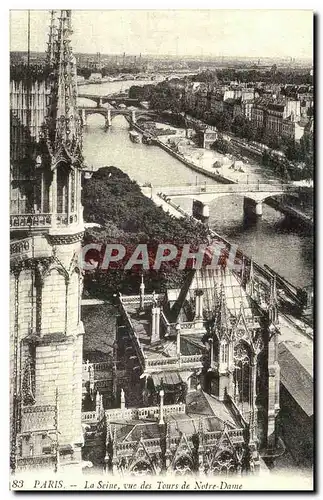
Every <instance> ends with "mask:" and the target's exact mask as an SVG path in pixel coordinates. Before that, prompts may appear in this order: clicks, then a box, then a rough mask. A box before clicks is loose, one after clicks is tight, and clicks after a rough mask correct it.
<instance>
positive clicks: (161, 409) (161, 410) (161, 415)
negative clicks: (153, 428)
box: [159, 389, 165, 425]
mask: <svg viewBox="0 0 323 500" xmlns="http://www.w3.org/2000/svg"><path fill="white" fill-rule="evenodd" d="M164 394H165V393H164V391H163V389H161V391H159V397H160V402H159V425H163V424H164V423H165V422H164Z"/></svg>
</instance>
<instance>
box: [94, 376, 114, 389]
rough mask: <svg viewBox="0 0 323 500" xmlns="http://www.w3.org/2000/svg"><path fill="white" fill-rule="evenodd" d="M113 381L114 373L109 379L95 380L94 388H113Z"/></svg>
mask: <svg viewBox="0 0 323 500" xmlns="http://www.w3.org/2000/svg"><path fill="white" fill-rule="evenodd" d="M112 381H113V377H112V375H111V376H110V377H109V378H108V379H103V380H95V382H94V388H95V389H106V388H111V383H112Z"/></svg>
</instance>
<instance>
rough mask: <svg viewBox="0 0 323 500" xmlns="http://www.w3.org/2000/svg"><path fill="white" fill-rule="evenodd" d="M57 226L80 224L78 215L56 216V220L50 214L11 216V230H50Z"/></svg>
mask: <svg viewBox="0 0 323 500" xmlns="http://www.w3.org/2000/svg"><path fill="white" fill-rule="evenodd" d="M55 220H56V226H58V227H61V226H67V225H68V224H75V223H77V222H78V216H77V213H71V214H69V215H68V214H66V213H64V214H56V219H55V216H54V215H53V214H50V213H38V214H37V213H35V214H12V215H10V229H22V230H24V229H33V228H42V229H46V228H50V227H52V226H53V225H54V224H55Z"/></svg>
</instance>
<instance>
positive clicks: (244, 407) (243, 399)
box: [234, 342, 251, 415]
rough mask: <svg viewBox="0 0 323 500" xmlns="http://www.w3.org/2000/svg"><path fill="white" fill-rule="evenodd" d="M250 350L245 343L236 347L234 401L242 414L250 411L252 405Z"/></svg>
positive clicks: (240, 343)
mask: <svg viewBox="0 0 323 500" xmlns="http://www.w3.org/2000/svg"><path fill="white" fill-rule="evenodd" d="M250 359H251V353H250V348H249V347H248V345H247V344H246V343H244V342H239V343H238V344H236V345H235V347H234V368H235V370H234V383H235V394H234V399H235V403H236V404H237V406H238V407H239V408H240V410H241V412H242V414H243V415H244V414H246V413H247V412H248V411H249V404H250V389H251V386H250V384H251V381H250Z"/></svg>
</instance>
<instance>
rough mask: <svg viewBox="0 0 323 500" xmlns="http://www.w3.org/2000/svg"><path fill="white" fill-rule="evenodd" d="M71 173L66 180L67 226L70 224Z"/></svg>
mask: <svg viewBox="0 0 323 500" xmlns="http://www.w3.org/2000/svg"><path fill="white" fill-rule="evenodd" d="M71 175H72V172H70V173H69V174H68V180H67V210H66V211H67V224H69V223H70V214H71V201H72V179H71Z"/></svg>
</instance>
